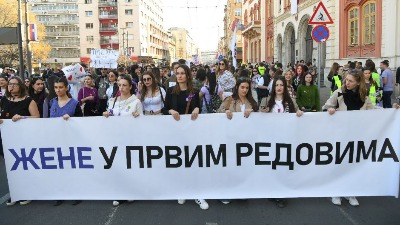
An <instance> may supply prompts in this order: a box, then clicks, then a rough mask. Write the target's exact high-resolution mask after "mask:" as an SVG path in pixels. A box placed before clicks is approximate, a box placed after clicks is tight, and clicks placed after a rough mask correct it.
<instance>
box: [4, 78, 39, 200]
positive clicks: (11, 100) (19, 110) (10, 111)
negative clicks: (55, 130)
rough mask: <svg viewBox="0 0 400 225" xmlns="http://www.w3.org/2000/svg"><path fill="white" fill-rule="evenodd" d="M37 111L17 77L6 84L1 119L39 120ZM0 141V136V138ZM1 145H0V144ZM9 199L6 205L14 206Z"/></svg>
mask: <svg viewBox="0 0 400 225" xmlns="http://www.w3.org/2000/svg"><path fill="white" fill-rule="evenodd" d="M39 117H40V114H39V110H38V108H37V105H36V103H35V101H34V100H33V99H32V98H31V97H29V96H28V95H27V91H26V86H25V84H24V83H23V82H22V80H21V78H19V77H16V76H14V77H12V78H11V79H10V80H9V81H8V84H7V89H6V93H5V97H3V98H2V101H1V114H0V118H1V119H11V120H12V121H13V122H17V121H18V120H21V119H27V118H39ZM0 140H1V136H0ZM0 144H1V143H0ZM30 202H31V201H30V200H21V201H19V203H20V204H21V205H26V204H29V203H30ZM15 203H16V202H12V201H11V199H9V200H8V201H7V205H8V206H10V205H14V204H15Z"/></svg>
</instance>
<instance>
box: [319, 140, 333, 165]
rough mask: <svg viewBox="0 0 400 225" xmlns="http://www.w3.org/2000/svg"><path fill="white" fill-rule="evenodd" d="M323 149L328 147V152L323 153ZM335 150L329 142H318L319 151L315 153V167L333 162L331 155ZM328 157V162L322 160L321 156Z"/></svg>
mask: <svg viewBox="0 0 400 225" xmlns="http://www.w3.org/2000/svg"><path fill="white" fill-rule="evenodd" d="M323 147H326V148H327V150H326V151H322V150H321V149H322V148H323ZM332 150H333V146H332V144H331V143H329V142H318V143H317V149H316V151H315V165H329V164H330V163H331V162H332V160H333V156H332V154H331V152H332ZM323 155H324V156H327V157H328V159H327V160H322V159H321V156H323Z"/></svg>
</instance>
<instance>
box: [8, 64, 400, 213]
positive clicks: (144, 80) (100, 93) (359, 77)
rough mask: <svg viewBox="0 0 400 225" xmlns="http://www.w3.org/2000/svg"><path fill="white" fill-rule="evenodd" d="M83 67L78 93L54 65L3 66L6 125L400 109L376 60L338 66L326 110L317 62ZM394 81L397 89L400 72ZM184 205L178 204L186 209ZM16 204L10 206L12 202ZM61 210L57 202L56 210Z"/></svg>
mask: <svg viewBox="0 0 400 225" xmlns="http://www.w3.org/2000/svg"><path fill="white" fill-rule="evenodd" d="M83 66H84V67H85V69H86V71H87V73H86V76H85V77H84V79H82V83H81V84H75V85H78V86H79V88H77V89H78V91H77V92H75V93H72V92H73V91H74V87H72V85H71V84H69V83H68V80H67V79H66V77H65V76H63V73H62V71H61V70H60V69H59V68H58V69H56V70H53V69H51V68H50V67H49V66H48V67H47V68H46V69H45V70H43V71H42V73H41V74H36V75H34V76H32V77H27V78H26V79H25V80H22V79H21V78H20V77H19V76H18V75H15V73H14V72H13V71H10V70H7V69H6V68H5V69H4V70H3V73H2V74H1V75H0V88H1V90H0V95H1V102H0V108H1V112H0V119H11V120H12V121H14V122H16V121H18V120H21V119H28V118H49V117H62V118H63V119H64V120H68V119H69V118H70V117H83V116H85V117H87V116H104V117H110V116H132V117H133V118H136V117H138V116H151V115H170V116H172V117H173V118H174V119H175V120H177V121H179V120H180V116H181V115H184V114H190V115H191V119H192V120H196V119H197V118H198V117H199V115H200V114H205V113H225V114H226V117H227V119H232V117H233V115H234V114H233V113H234V112H242V113H243V114H244V116H245V117H246V118H248V117H249V116H250V115H251V114H252V113H253V112H262V113H294V114H296V115H297V116H298V117H301V116H302V115H303V114H304V113H305V112H319V111H327V112H328V113H329V114H334V113H335V112H336V111H348V110H370V109H378V108H391V107H394V108H399V107H400V105H399V104H398V103H394V104H393V105H392V104H391V96H392V94H393V85H394V83H395V82H394V80H393V79H394V76H393V74H392V71H391V70H390V68H389V62H388V61H387V60H385V61H383V62H381V65H380V69H381V74H378V71H377V70H376V68H375V64H374V62H373V61H372V60H367V61H366V63H365V67H362V64H361V62H349V63H348V64H347V65H345V66H340V65H339V64H337V63H334V64H333V65H332V68H331V71H330V73H329V75H328V76H327V78H328V80H329V81H331V82H332V86H331V97H330V98H329V99H328V100H327V101H326V103H325V104H324V105H323V106H322V107H321V105H320V96H319V94H320V92H319V90H318V87H317V85H316V82H319V81H318V77H317V74H316V69H315V67H314V66H313V65H312V64H311V63H308V64H305V63H304V62H298V63H297V64H296V65H295V66H291V65H287V67H286V68H283V66H282V64H281V63H272V64H266V63H265V62H262V63H258V64H255V65H251V64H249V65H245V64H243V65H241V66H240V67H239V68H237V69H235V68H234V67H232V66H229V62H228V61H227V60H226V59H222V60H220V61H219V62H218V63H216V64H213V65H193V64H191V65H190V66H188V65H187V64H186V61H185V60H183V59H181V60H179V61H178V62H174V63H172V64H171V67H169V66H162V67H156V66H155V65H153V64H149V65H145V66H139V65H137V64H136V65H133V66H129V67H124V66H121V67H119V68H117V69H116V70H114V69H106V68H98V69H94V68H87V67H86V66H85V65H83ZM396 77H397V81H396V85H398V83H399V82H400V68H399V69H398V70H397V76H396ZM75 88H76V87H75ZM0 122H2V120H1V121H0ZM0 138H1V136H0ZM0 140H1V139H0ZM0 147H1V154H3V149H2V145H0ZM348 199H349V202H350V204H351V205H354V206H356V205H358V204H359V203H358V201H357V199H356V198H355V197H349V198H348ZM273 200H274V201H275V202H276V204H277V206H279V207H285V206H286V204H287V201H286V199H273ZM221 201H222V202H223V203H225V204H228V203H229V202H230V200H221ZM29 202H30V201H29V200H25V201H20V204H28V203H29ZM79 202H80V201H76V202H74V204H79ZM122 202H125V200H115V201H113V205H114V206H117V205H119V204H121V203H122ZM184 202H185V200H183V199H181V200H178V203H180V204H183V203H184ZM195 202H196V203H197V204H199V206H200V208H201V209H208V208H209V205H208V203H207V201H206V200H204V199H196V200H195ZM332 202H333V203H334V204H336V205H340V204H341V198H340V197H334V198H332ZM13 204H15V202H12V201H11V200H10V201H8V203H7V205H13ZM59 204H60V201H57V203H56V204H55V205H59Z"/></svg>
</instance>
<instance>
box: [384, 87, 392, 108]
mask: <svg viewBox="0 0 400 225" xmlns="http://www.w3.org/2000/svg"><path fill="white" fill-rule="evenodd" d="M392 94H393V91H383V96H382V101H383V108H392Z"/></svg>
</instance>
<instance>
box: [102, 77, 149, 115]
mask: <svg viewBox="0 0 400 225" xmlns="http://www.w3.org/2000/svg"><path fill="white" fill-rule="evenodd" d="M118 87H119V91H120V93H121V95H120V96H118V97H115V98H111V99H110V100H108V108H107V111H105V112H104V113H103V116H105V117H109V116H130V115H132V116H133V117H138V116H140V115H143V108H142V104H141V103H140V100H139V99H138V98H137V97H136V96H135V95H134V94H133V85H132V78H131V77H130V76H129V75H121V76H120V77H119V81H118Z"/></svg>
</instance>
